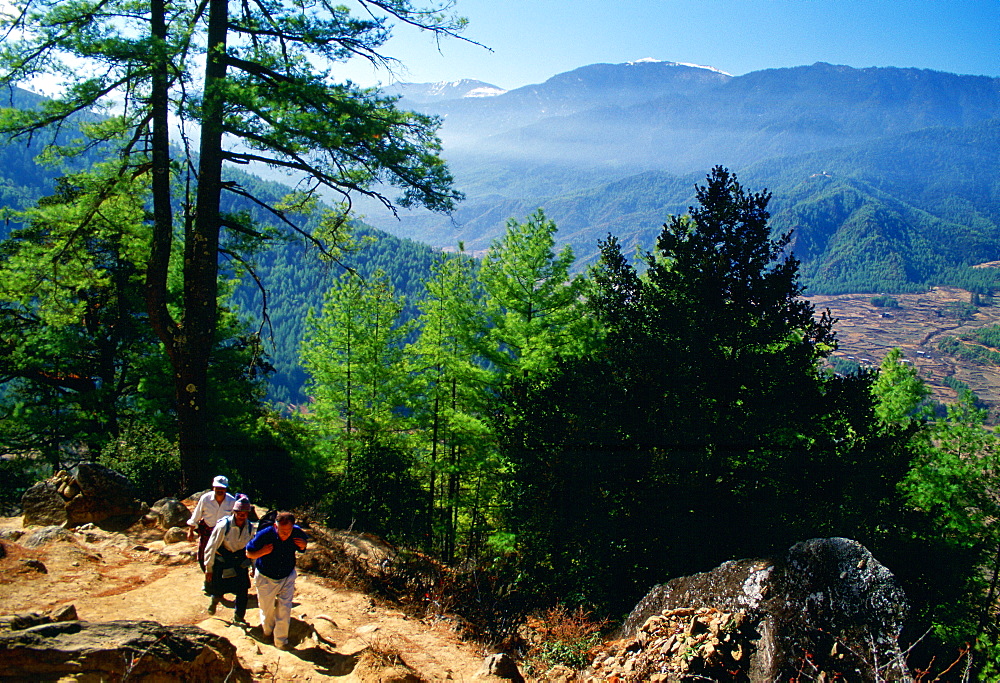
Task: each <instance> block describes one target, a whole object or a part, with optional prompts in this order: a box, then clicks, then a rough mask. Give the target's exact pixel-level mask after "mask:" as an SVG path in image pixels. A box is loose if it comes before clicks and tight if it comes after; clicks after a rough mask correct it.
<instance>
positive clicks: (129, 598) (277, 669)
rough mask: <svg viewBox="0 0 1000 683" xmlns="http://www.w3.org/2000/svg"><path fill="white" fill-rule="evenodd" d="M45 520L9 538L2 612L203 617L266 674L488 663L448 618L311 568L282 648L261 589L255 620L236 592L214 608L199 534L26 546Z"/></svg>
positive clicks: (0, 579)
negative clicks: (271, 633) (205, 584)
mask: <svg viewBox="0 0 1000 683" xmlns="http://www.w3.org/2000/svg"><path fill="white" fill-rule="evenodd" d="M21 528H22V527H21V518H19V517H16V518H0V535H7V534H9V533H10V532H9V531H8V530H18V529H21ZM38 528H39V527H30V528H28V529H25V530H24V531H25V532H27V533H26V534H25V535H24V536H22V537H21V538H20V539H18V541H17V542H14V541H12V540H10V539H9V538H7V539H5V540H0V543H2V545H3V549H4V550H5V551H6V553H5V555H6V556H5V557H3V558H0V614H13V613H23V612H30V611H45V610H50V609H53V608H55V607H59V606H62V605H67V604H72V605H75V607H76V610H77V614H78V616H79V618H80V619H82V620H86V621H106V620H113V619H152V620H154V621H158V622H160V623H163V624H197V625H198V626H201V627H202V628H204V629H206V630H208V631H212V632H213V633H218V634H221V635H225V636H226V637H227V638H229V640H230V641H232V642H233V644H234V645H236V648H237V653H238V655H239V657H240V659H241V660H242V661H243V664H244V665H245V666H246V667H247V668H248V669H250V670H251V671H253V672H254V677H255V679H256V680H262V681H272V680H281V681H327V680H335V681H374V680H380V677H384V676H385V674H387V673H389V672H388V671H387V669H390V668H392V667H393V666H396V665H399V664H405V665H408V666H409V669H411V670H412V671H414V672H415V673H416V674H417V675H418V676H419V678H420V679H423V680H446V679H452V680H455V681H468V680H470V679H471V678H472V676H473V674H474V673H475V672H476V671H478V670H479V668H480V667H481V665H482V661H483V656H484V653H483V652H481V651H480V650H479V649H477V647H476V646H475V645H472V644H469V643H464V642H462V641H461V640H460V639H459V638H458V637H457V636H456V635H455V634H454V633H453V632H451V631H450V630H448V629H447V628H446V627H445V626H443V625H431V624H427V623H423V622H421V621H419V620H416V619H413V618H409V617H407V616H406V615H405V614H403V613H402V612H399V611H397V610H393V609H391V608H386V607H384V606H380V605H376V604H375V602H374V601H373V600H371V599H370V598H369V597H368V596H367V595H364V594H362V593H358V592H356V591H351V590H346V589H343V588H339V587H337V586H334V585H332V584H331V583H330V582H329V581H328V580H326V579H323V578H321V577H317V576H313V575H310V574H308V573H305V572H300V574H299V578H298V580H297V581H296V592H295V607H294V608H293V610H292V618H293V624H292V633H291V639H290V641H291V644H292V645H293V647H292V649H291V650H290V651H287V652H281V651H278V650H277V649H275V648H274V647H273V646H272V645H271V644H270V642H263V638H262V634H261V632H260V628H259V626H258V624H259V620H258V612H257V610H256V600H255V597H254V595H253V590H251V598H250V608H251V609H249V610H248V613H247V620H248V621H249V622H250V628H240V627H237V626H234V625H232V623H231V620H232V607H233V605H232V602H231V600H230V599H228V598H227V602H226V603H224V604H223V605H222V606H220V608H219V610H218V613H217V614H216V615H215V616H214V617H213V616H210V615H209V614H207V612H206V608H207V606H208V599H207V598H206V597H205V596H204V595H203V594H202V592H201V581H202V574H201V572H200V571H199V569H198V565H197V562H196V561H195V560H194V550H195V545H194V543H188V542H182V543H176V544H172V545H165V544H164V542H163V541H162V540H158V539H160V538H162V533H163V532H162V530H161V531H156V530H148V531H137V532H130V533H128V534H112V533H107V532H103V531H101V530H99V529H90V530H77V531H61V532H58V533H57V534H56V536H55V537H54V538H53V539H52V540H49V541H48V542H46V543H43V544H41V545H39V546H37V547H35V548H30V547H25V545H24V543H25V541H26V539H27V538H28V534H30V532H31V531H35V530H37V529H38ZM38 563H41V564H40V565H39V564H38ZM42 567H44V571H43V570H42ZM316 632H318V634H316ZM394 653H398V657H397V656H394ZM400 660H401V661H400Z"/></svg>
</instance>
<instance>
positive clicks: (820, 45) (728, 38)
mask: <svg viewBox="0 0 1000 683" xmlns="http://www.w3.org/2000/svg"><path fill="white" fill-rule="evenodd" d="M455 9H456V11H457V12H458V13H459V14H461V15H463V16H465V17H467V18H468V19H469V27H468V29H467V31H466V33H465V35H467V36H468V37H469V38H471V39H473V40H476V41H479V42H480V43H483V44H484V45H487V46H489V47H490V48H492V50H493V51H492V52H489V51H487V50H485V49H483V48H480V47H476V46H474V45H469V44H463V43H461V42H459V41H455V40H449V41H444V42H442V43H441V45H440V50H439V49H438V47H436V46H435V43H434V41H433V39H432V38H431V37H430V36H427V35H419V34H414V32H413V31H408V30H405V29H404V28H403V27H398V28H397V30H396V36H395V37H394V38H393V39H392V40H391V41H390V42H389V43H388V44H387V45H386V50H385V51H386V53H388V54H390V55H391V56H394V57H398V58H399V59H401V61H402V62H403V64H404V66H405V67H406V69H405V70H403V71H400V72H399V73H397V74H396V75H395V79H396V80H401V81H413V82H431V81H450V80H458V79H461V78H475V79H479V80H482V81H486V82H489V83H493V84H495V85H498V86H500V87H503V88H515V87H518V86H522V85H527V84H529V83H540V82H542V81H544V80H546V79H547V78H549V77H550V76H553V75H555V74H557V73H560V72H563V71H569V70H571V69H574V68H576V67H579V66H584V65H586V64H593V63H596V62H610V63H620V62H627V61H632V60H636V59H642V58H654V59H661V60H667V61H677V62H690V63H694V64H703V65H707V66H713V67H716V68H718V69H721V70H722V71H727V72H729V73H731V74H733V75H740V74H744V73H747V72H750V71H756V70H759V69H766V68H774V67H787V66H799V65H803V64H812V63H814V62H830V63H833V64H846V65H848V66H853V67H859V68H863V67H869V66H900V67H918V68H925V69H935V70H938V71H949V72H953V73H960V74H973V75H985V76H996V77H1000V0H457V3H456V7H455ZM344 68H345V73H344V75H345V76H348V77H350V78H353V79H354V80H356V81H358V82H359V83H361V84H363V85H372V84H374V83H375V82H377V81H382V82H388V81H389V80H392V78H393V77H391V76H389V75H387V74H385V73H382V74H378V75H376V74H373V73H372V71H371V69H370V68H368V67H367V66H365V65H362V64H356V65H351V66H347V65H345V67H344Z"/></svg>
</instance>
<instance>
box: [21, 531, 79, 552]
mask: <svg viewBox="0 0 1000 683" xmlns="http://www.w3.org/2000/svg"><path fill="white" fill-rule="evenodd" d="M52 541H66V542H75V541H76V537H74V536H73V534H71V533H70V532H68V531H66V530H65V529H63V528H62V527H61V526H46V527H42V528H41V529H35V530H34V531H30V532H28V535H27V536H22V537H21V545H23V546H24V547H25V548H37V547H38V546H40V545H45V544H46V543H50V542H52Z"/></svg>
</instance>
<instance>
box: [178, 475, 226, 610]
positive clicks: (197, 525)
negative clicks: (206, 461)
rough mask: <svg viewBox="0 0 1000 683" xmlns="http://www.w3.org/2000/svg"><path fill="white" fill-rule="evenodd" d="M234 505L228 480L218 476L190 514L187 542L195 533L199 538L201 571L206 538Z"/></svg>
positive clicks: (203, 564) (203, 562)
mask: <svg viewBox="0 0 1000 683" xmlns="http://www.w3.org/2000/svg"><path fill="white" fill-rule="evenodd" d="M234 505H236V498H234V497H233V496H232V495H230V494H229V480H228V479H226V478H225V477H224V476H222V475H221V474H220V475H219V476H217V477H216V478H215V479H213V480H212V490H211V491H206V492H205V493H203V494H202V496H201V498H199V499H198V504H197V505H195V507H194V512H193V513H191V519H189V520H188V540H189V541H193V540H194V535H195V533H197V534H198V536H199V541H198V566H199V567H201V570H202V571H205V545H206V544H207V543H208V537H209V536H211V535H212V529H214V528H215V523H216V522H218V521H219V520H220V519H222V518H223V517H225V516H226V515H228V514H230V513H231V512H232V511H233V506H234ZM205 592H206V593H207V592H208V586H206V587H205Z"/></svg>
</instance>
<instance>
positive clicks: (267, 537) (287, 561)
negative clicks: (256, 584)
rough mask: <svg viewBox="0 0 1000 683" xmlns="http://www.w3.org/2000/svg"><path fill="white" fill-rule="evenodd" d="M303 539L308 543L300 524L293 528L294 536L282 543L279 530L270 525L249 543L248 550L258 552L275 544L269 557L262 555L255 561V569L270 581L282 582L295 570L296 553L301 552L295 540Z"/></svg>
mask: <svg viewBox="0 0 1000 683" xmlns="http://www.w3.org/2000/svg"><path fill="white" fill-rule="evenodd" d="M296 538H302V539H305V540H306V541H308V540H309V537H308V536H307V535H306V532H304V531H303V530H302V529H301V528H300V527H299V525H298V524H296V525H294V526H293V527H292V535H291V536H289V537H288V539H287V540H285V541H282V540H281V539H280V538H279V537H278V530H277V529H276V528H275V526H274V525H273V524H269V525H267V526H266V527H264V528H263V529H261V530H260V531H258V532H257V535H256V536H254V537H253V538H252V539H250V542H249V543H247V550H252V551H257V550H260V549H261V548H263V547H264V546H266V545H270V544H273V545H274V548H272V549H271V552H269V553H268V554H267V555H262V556H261V557H258V558H257V559H256V560H254V567H256V568H257V571H259V572H260V573H261V574H263V575H264V576H266V577H267V578H269V579H275V580H280V579H283V578H285V577H286V576H288V575H289V574H291V573H292V570H293V569H295V553H296V552H301V551H300V550H299V548H298V546H296V545H295V541H294V539H296Z"/></svg>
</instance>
